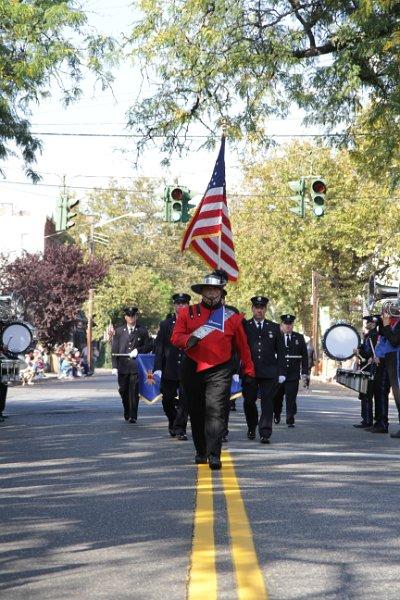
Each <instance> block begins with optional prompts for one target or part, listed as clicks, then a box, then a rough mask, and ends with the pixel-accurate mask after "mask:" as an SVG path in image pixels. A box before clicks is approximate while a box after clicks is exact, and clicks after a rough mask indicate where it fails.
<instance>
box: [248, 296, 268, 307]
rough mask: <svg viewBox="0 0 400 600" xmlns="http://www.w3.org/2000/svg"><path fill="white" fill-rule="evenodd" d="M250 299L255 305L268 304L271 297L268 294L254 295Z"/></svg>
mask: <svg viewBox="0 0 400 600" xmlns="http://www.w3.org/2000/svg"><path fill="white" fill-rule="evenodd" d="M250 301H251V303H252V305H253V306H267V304H268V302H269V298H267V297H266V296H253V297H252V298H250Z"/></svg>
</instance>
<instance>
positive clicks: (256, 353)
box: [242, 296, 286, 444]
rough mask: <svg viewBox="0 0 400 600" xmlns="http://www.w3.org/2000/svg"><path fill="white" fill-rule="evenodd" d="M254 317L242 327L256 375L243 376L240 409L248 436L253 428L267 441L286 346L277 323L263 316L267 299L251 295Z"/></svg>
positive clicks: (252, 434)
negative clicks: (259, 410) (241, 408)
mask: <svg viewBox="0 0 400 600" xmlns="http://www.w3.org/2000/svg"><path fill="white" fill-rule="evenodd" d="M251 304H252V312H253V318H252V319H249V320H245V321H244V322H243V324H244V330H245V332H246V335H247V340H248V343H249V346H250V351H251V357H252V359H253V363H254V368H255V373H256V376H255V378H254V377H248V376H247V377H243V381H242V383H243V385H242V392H243V399H244V402H243V408H244V414H245V416H246V421H247V427H248V430H247V437H248V438H249V440H254V439H255V437H256V427H257V423H258V431H259V434H260V442H261V443H262V444H269V438H270V437H271V434H272V417H273V400H274V396H275V394H276V392H277V389H278V385H279V384H280V383H283V382H284V381H285V376H286V362H285V346H284V343H283V338H282V335H281V332H280V329H279V325H278V323H274V322H273V321H269V320H268V319H266V318H265V312H266V310H267V304H268V298H266V297H265V296H254V297H253V298H251ZM258 393H260V396H261V415H260V420H258V410H257V404H256V400H257V396H258Z"/></svg>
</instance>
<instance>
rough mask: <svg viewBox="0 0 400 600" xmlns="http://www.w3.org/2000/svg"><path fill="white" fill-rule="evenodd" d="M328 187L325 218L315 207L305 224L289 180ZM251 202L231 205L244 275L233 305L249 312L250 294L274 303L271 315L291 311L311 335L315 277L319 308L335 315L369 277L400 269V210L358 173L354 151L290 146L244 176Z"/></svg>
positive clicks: (348, 306) (348, 315) (347, 313)
mask: <svg viewBox="0 0 400 600" xmlns="http://www.w3.org/2000/svg"><path fill="white" fill-rule="evenodd" d="M310 174H313V175H317V176H319V177H323V178H324V179H325V181H326V182H327V186H328V192H327V199H326V203H325V204H326V212H325V216H323V217H321V218H316V217H315V216H314V215H313V212H312V208H311V206H310V205H308V206H307V209H306V216H305V218H304V219H301V218H299V217H298V216H296V215H295V214H293V213H292V212H291V211H290V207H292V206H293V203H292V201H291V200H290V196H291V195H292V194H293V192H292V191H291V190H290V189H289V186H288V182H289V181H291V180H296V179H299V178H300V177H301V176H303V175H306V176H307V175H310ZM245 189H246V190H247V193H248V197H245V198H236V199H234V202H233V204H232V203H231V220H232V224H233V230H234V240H235V247H236V253H237V259H238V262H239V265H240V269H241V270H240V278H239V283H238V286H237V287H232V288H231V289H232V302H233V303H236V304H237V305H238V306H239V307H240V308H242V309H248V306H249V297H250V296H251V295H254V294H258V293H262V294H266V295H267V296H269V297H270V298H271V308H272V309H273V310H274V316H275V317H276V316H279V314H281V312H293V313H294V314H297V315H298V317H299V321H300V322H301V323H303V325H304V326H305V327H306V329H308V331H309V323H310V318H311V306H310V298H311V273H312V271H316V272H318V273H319V274H320V276H321V277H320V293H321V303H322V304H324V305H327V306H329V307H330V309H331V314H332V316H334V317H336V318H342V319H349V320H352V319H353V318H355V319H358V320H359V318H360V316H361V313H360V312H359V313H358V314H352V307H353V306H354V303H355V301H356V300H360V299H362V297H363V296H364V290H365V287H366V284H367V282H368V279H369V276H370V275H371V273H372V272H376V273H378V274H380V277H381V278H384V276H385V274H386V273H387V272H388V271H389V269H390V268H393V267H397V268H398V267H399V265H400V258H399V256H400V251H399V250H400V237H399V225H400V208H399V206H400V205H399V203H398V202H394V201H393V198H392V194H391V192H390V189H389V188H388V187H387V186H385V185H383V184H381V183H380V182H378V181H376V180H374V179H368V178H367V177H365V175H364V174H363V173H360V172H359V171H358V170H357V168H356V165H355V164H354V162H352V160H351V157H350V155H349V153H348V152H347V151H345V150H342V151H340V152H332V151H331V150H329V149H326V148H322V147H318V146H311V145H309V144H292V145H291V146H288V147H287V148H286V149H285V150H284V151H282V150H280V151H279V152H278V151H277V152H276V153H275V155H273V156H271V157H270V159H269V160H266V161H264V162H262V163H260V164H256V165H252V166H251V167H249V169H248V171H247V175H246V188H245Z"/></svg>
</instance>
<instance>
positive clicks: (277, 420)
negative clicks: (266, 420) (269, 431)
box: [274, 415, 281, 425]
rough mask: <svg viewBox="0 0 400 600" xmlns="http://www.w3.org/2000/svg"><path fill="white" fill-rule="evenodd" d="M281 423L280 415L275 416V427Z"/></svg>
mask: <svg viewBox="0 0 400 600" xmlns="http://www.w3.org/2000/svg"><path fill="white" fill-rule="evenodd" d="M280 422H281V416H280V415H274V423H275V425H278V424H279V423H280Z"/></svg>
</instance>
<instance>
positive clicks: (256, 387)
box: [242, 377, 279, 438]
mask: <svg viewBox="0 0 400 600" xmlns="http://www.w3.org/2000/svg"><path fill="white" fill-rule="evenodd" d="M278 385H279V384H278V378H274V379H264V378H262V377H255V378H245V379H244V381H243V386H242V393H243V409H244V414H245V417H246V422H247V427H248V428H249V429H251V430H252V431H255V429H256V427H257V424H258V431H259V434H260V437H266V438H269V437H271V434H272V417H273V413H274V404H273V402H274V397H275V394H276V392H277V389H278ZM258 391H260V396H261V415H260V419H258V410H257V404H256V401H257V395H258Z"/></svg>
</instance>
